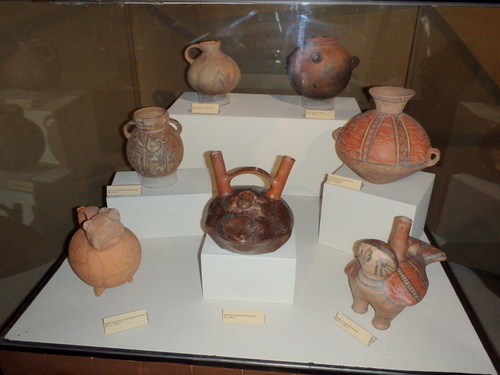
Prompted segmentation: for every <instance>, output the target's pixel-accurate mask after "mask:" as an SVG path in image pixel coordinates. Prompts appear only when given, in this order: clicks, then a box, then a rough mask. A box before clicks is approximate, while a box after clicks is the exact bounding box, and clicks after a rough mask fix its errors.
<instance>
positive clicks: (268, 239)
mask: <svg viewBox="0 0 500 375" xmlns="http://www.w3.org/2000/svg"><path fill="white" fill-rule="evenodd" d="M210 158H211V162H212V166H213V169H214V173H215V179H216V182H217V190H218V196H217V197H215V198H214V199H212V201H210V203H209V205H208V208H207V212H206V220H205V228H206V230H207V232H208V234H209V235H210V237H212V239H213V240H214V241H215V242H216V243H217V244H218V245H219V246H220V247H222V248H224V249H227V250H230V251H233V252H235V253H241V254H264V253H270V252H273V251H275V250H277V249H278V248H279V247H281V246H282V245H283V244H284V243H285V242H286V241H287V240H288V239H289V238H290V235H291V234H292V229H293V213H292V211H291V209H290V207H289V206H288V205H287V203H286V202H285V201H283V200H282V199H280V197H281V193H282V192H283V189H284V187H285V183H286V180H287V178H288V175H289V174H290V171H291V169H292V166H293V164H294V162H295V160H294V159H292V158H291V157H289V156H284V157H283V159H282V161H281V164H280V166H279V168H278V171H277V172H276V175H275V176H274V177H271V175H270V174H269V173H267V172H266V171H264V170H262V169H260V168H256V167H243V168H240V169H238V170H236V171H234V172H233V173H231V174H228V173H227V171H226V167H225V164H224V159H223V157H222V153H221V152H220V151H214V152H212V153H211V154H210ZM245 173H252V174H256V175H260V176H262V177H264V178H265V179H267V180H268V181H269V183H270V185H271V186H270V188H269V189H267V190H266V189H265V188H262V187H258V186H243V187H239V188H235V189H233V188H232V187H231V186H230V181H231V179H233V178H234V177H236V176H239V175H241V174H245Z"/></svg>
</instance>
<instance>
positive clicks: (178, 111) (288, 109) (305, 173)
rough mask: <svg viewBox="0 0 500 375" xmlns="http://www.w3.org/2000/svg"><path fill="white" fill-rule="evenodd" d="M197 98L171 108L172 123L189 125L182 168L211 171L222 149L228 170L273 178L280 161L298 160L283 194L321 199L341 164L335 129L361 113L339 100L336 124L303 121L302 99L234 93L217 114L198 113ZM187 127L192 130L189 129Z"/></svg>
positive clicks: (253, 181) (189, 96)
mask: <svg viewBox="0 0 500 375" xmlns="http://www.w3.org/2000/svg"><path fill="white" fill-rule="evenodd" d="M197 102H198V94H197V93H194V92H186V93H183V94H182V95H181V96H180V97H179V99H177V100H176V101H175V103H174V104H173V105H172V106H171V107H170V108H169V109H168V112H169V114H170V117H171V118H174V119H176V120H177V121H179V122H180V123H181V124H183V125H186V126H184V127H183V130H182V141H183V142H184V144H185V145H189V147H186V148H185V150H184V157H183V159H182V165H181V166H182V168H207V166H210V157H209V154H210V151H215V150H220V151H222V152H223V153H224V160H225V161H226V166H227V169H228V170H231V169H234V168H239V167H241V166H252V167H259V168H262V169H264V170H265V171H267V172H269V173H270V174H271V175H274V173H275V172H276V170H277V168H278V165H279V162H280V160H281V157H282V156H283V155H289V156H291V157H292V158H294V159H295V160H296V163H295V164H294V166H293V168H292V171H291V173H290V176H289V177H288V180H287V182H286V186H285V189H284V191H283V195H299V196H313V197H319V196H320V193H321V183H322V182H323V179H324V178H325V173H326V171H332V170H334V169H336V168H338V167H340V166H341V165H342V162H341V161H340V159H339V158H338V157H337V155H336V154H335V142H334V140H333V139H332V130H333V129H336V128H338V127H342V126H344V125H345V124H346V122H347V121H348V120H349V119H350V118H351V117H353V116H354V115H356V114H358V113H359V107H358V105H357V103H356V100H355V99H354V98H339V97H337V98H335V120H324V119H310V118H305V115H304V108H303V107H302V106H301V102H300V96H299V95H258V94H234V93H231V104H229V105H225V106H223V107H221V108H220V112H219V113H218V114H217V115H214V114H195V113H192V112H191V108H192V104H193V103H197ZM188 125H189V126H188ZM232 183H234V184H235V185H259V186H265V183H266V181H264V180H263V179H262V178H260V177H259V176H255V175H253V174H245V175H240V176H238V177H237V178H235V179H234V180H233V181H232Z"/></svg>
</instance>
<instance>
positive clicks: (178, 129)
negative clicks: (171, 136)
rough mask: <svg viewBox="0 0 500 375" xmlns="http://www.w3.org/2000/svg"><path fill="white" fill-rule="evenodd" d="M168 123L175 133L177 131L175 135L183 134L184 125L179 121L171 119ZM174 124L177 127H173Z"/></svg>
mask: <svg viewBox="0 0 500 375" xmlns="http://www.w3.org/2000/svg"><path fill="white" fill-rule="evenodd" d="M168 123H169V125H170V127H171V128H172V129H174V131H175V133H176V134H177V135H180V134H181V133H182V125H181V123H180V122H179V121H177V120H176V119H173V118H171V119H169V120H168ZM172 124H175V126H172Z"/></svg>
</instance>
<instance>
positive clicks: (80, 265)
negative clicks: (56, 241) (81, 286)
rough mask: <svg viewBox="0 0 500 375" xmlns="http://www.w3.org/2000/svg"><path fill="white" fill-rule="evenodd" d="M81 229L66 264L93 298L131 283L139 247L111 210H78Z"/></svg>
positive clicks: (139, 254)
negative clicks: (92, 288) (110, 289)
mask: <svg viewBox="0 0 500 375" xmlns="http://www.w3.org/2000/svg"><path fill="white" fill-rule="evenodd" d="M77 212H78V222H79V224H80V226H81V227H80V228H79V229H78V230H77V231H76V232H75V234H74V235H73V237H72V238H71V241H70V244H69V251H68V261H69V264H70V265H71V268H72V269H73V271H74V272H75V273H76V274H77V275H78V276H79V277H80V278H81V279H82V280H83V281H84V282H85V283H87V284H89V285H90V286H93V287H94V293H95V295H96V296H100V295H101V294H102V292H104V290H105V289H107V288H113V287H117V286H120V285H122V284H124V283H125V282H127V281H128V282H132V280H133V275H134V274H135V272H136V271H137V269H138V268H139V265H140V263H141V244H140V243H139V240H138V239H137V237H136V236H135V235H134V234H133V233H132V232H131V231H130V230H129V229H127V228H125V227H124V226H123V224H122V223H121V221H120V213H119V212H118V210H117V209H114V208H107V207H103V208H100V209H99V208H98V207H93V206H89V207H79V208H78V210H77Z"/></svg>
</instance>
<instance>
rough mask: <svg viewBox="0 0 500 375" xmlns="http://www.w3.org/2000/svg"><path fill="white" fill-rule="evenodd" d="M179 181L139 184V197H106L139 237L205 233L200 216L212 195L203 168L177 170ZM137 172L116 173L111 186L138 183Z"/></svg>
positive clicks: (110, 205)
mask: <svg viewBox="0 0 500 375" xmlns="http://www.w3.org/2000/svg"><path fill="white" fill-rule="evenodd" d="M176 173H177V178H178V181H177V182H176V183H175V184H174V185H171V186H167V187H166V188H162V189H150V188H146V187H144V186H142V195H141V196H125V197H107V198H106V203H107V206H108V207H110V208H116V209H118V211H120V217H121V221H122V223H123V225H125V226H126V227H127V228H128V229H130V230H131V231H132V232H134V234H135V235H136V236H137V237H138V238H139V239H142V238H161V237H177V236H196V235H202V234H203V233H204V229H203V225H202V224H203V223H202V222H201V221H202V217H203V212H204V210H205V206H206V205H207V203H208V201H209V200H210V199H211V198H212V197H213V193H212V183H211V180H210V176H209V174H208V170H207V169H206V168H198V169H179V170H177V172H176ZM139 184H140V183H139V176H138V174H137V172H135V171H132V172H117V173H116V174H115V177H114V178H113V182H112V185H114V186H116V185H139Z"/></svg>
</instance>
